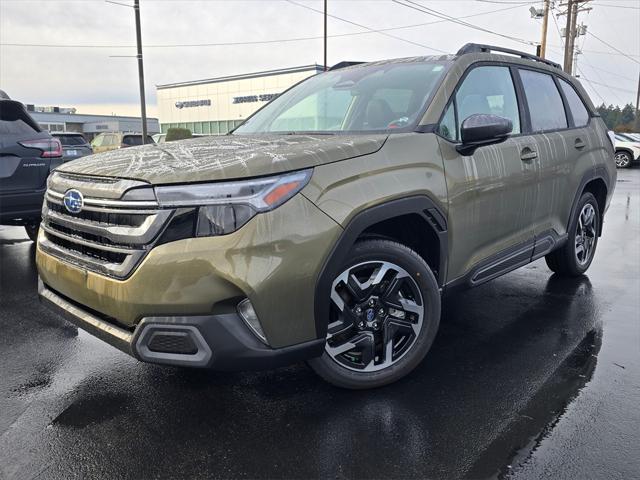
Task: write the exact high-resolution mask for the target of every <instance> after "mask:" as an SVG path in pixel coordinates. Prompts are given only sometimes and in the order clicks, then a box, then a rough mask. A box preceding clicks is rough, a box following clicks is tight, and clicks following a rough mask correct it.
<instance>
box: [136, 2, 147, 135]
mask: <svg viewBox="0 0 640 480" xmlns="http://www.w3.org/2000/svg"><path fill="white" fill-rule="evenodd" d="M133 9H134V11H135V14H136V42H137V44H138V55H137V57H138V80H139V82H140V113H141V117H142V143H143V144H145V143H147V105H146V101H145V97H144V67H143V64H142V32H141V30H140V0H133Z"/></svg>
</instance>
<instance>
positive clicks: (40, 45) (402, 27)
mask: <svg viewBox="0 0 640 480" xmlns="http://www.w3.org/2000/svg"><path fill="white" fill-rule="evenodd" d="M520 6H521V5H516V6H510V7H506V8H499V9H496V10H488V11H486V12H480V13H473V14H470V15H464V16H462V17H460V18H472V17H480V16H482V15H491V14H493V13H498V12H505V11H507V10H513V9H515V8H520ZM447 21H448V20H436V21H433V22H422V23H414V24H411V25H400V26H397V27H387V28H380V29H370V30H367V31H365V32H349V33H337V34H333V35H328V38H340V37H352V36H358V35H371V34H373V33H380V32H391V31H395V30H406V29H410V28H418V27H425V26H428V25H435V24H438V23H445V22H447ZM322 38H324V37H323V36H313V37H294V38H281V39H273V40H254V41H251V40H248V41H243V42H217V43H183V44H150V45H143V47H144V48H181V47H187V48H189V47H226V46H241V45H261V44H267V45H268V44H273V43H290V42H302V41H308V40H320V39H322ZM0 46H3V47H36V48H136V46H135V45H95V44H94V45H91V44H64V45H62V44H47V43H44V44H43V43H0Z"/></svg>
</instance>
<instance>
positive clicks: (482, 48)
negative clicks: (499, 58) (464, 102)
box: [456, 43, 562, 70]
mask: <svg viewBox="0 0 640 480" xmlns="http://www.w3.org/2000/svg"><path fill="white" fill-rule="evenodd" d="M480 52H483V53H491V52H499V53H508V54H509V55H515V56H517V57H520V58H526V59H527V60H533V61H534V62H540V63H545V64H547V65H549V66H551V67H554V68H557V69H559V70H562V67H561V66H560V65H559V64H557V63H556V62H552V61H551V60H547V59H545V58H542V57H538V56H537V55H532V54H530V53H526V52H521V51H519V50H512V49H511V48H503V47H496V46H494V45H483V44H481V43H467V44H466V45H465V46H463V47H462V48H461V49H460V50H458V53H457V54H456V55H458V56H460V55H464V54H466V53H480Z"/></svg>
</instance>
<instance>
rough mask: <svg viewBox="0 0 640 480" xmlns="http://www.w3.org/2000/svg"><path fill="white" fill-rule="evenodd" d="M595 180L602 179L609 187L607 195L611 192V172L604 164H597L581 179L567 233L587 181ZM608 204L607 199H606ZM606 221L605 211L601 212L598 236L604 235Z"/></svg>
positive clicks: (607, 187)
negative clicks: (603, 227) (603, 226)
mask: <svg viewBox="0 0 640 480" xmlns="http://www.w3.org/2000/svg"><path fill="white" fill-rule="evenodd" d="M593 180H602V181H603V182H604V185H605V187H606V189H607V194H606V195H607V196H609V195H610V194H611V179H610V177H609V172H607V169H606V168H605V167H603V166H597V167H595V168H593V169H590V170H589V171H587V172H586V173H585V174H584V175H583V176H582V180H581V181H580V185H579V186H578V189H577V191H576V194H575V196H574V198H573V204H572V206H571V214H570V215H569V221H568V222H567V230H566V231H567V234H568V233H569V231H570V228H571V225H572V224H573V221H574V219H575V218H576V215H578V202H579V201H580V197H581V196H582V193H583V192H584V189H585V187H586V186H587V183H589V182H592V181H593ZM605 204H606V199H605ZM603 223H604V211H602V212H600V231H599V232H598V236H600V235H602V224H603Z"/></svg>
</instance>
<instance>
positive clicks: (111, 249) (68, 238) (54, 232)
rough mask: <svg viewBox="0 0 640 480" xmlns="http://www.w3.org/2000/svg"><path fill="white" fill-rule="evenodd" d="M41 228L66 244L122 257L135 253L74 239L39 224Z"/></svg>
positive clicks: (133, 250) (78, 238)
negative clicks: (119, 254) (73, 244)
mask: <svg viewBox="0 0 640 480" xmlns="http://www.w3.org/2000/svg"><path fill="white" fill-rule="evenodd" d="M41 227H42V229H43V230H44V231H45V232H46V233H47V234H48V235H53V236H54V237H58V238H62V239H63V240H67V241H68V242H71V243H75V244H78V245H84V246H85V247H89V248H95V249H96V250H103V251H105V252H113V253H122V254H124V255H129V254H131V253H133V252H135V251H136V250H135V249H133V248H126V247H114V246H111V245H104V244H102V243H96V242H90V241H89V240H85V239H83V238H81V237H74V236H73V235H67V234H66V233H62V232H58V231H57V230H55V229H53V228H51V227H50V226H48V225H42V224H41Z"/></svg>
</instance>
